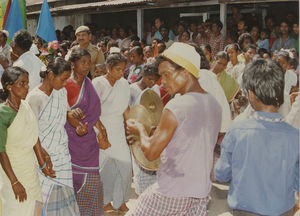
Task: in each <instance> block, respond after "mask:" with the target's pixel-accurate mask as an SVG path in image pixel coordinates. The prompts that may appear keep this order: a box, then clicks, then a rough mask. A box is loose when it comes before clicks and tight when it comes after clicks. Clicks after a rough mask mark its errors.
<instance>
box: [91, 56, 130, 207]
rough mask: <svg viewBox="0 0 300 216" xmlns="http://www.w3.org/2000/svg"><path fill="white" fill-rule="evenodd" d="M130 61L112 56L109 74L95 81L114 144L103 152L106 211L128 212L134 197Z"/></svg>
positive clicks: (108, 64) (104, 121)
mask: <svg viewBox="0 0 300 216" xmlns="http://www.w3.org/2000/svg"><path fill="white" fill-rule="evenodd" d="M126 61H127V60H126V58H125V57H124V56H122V55H121V54H120V53H113V54H111V55H109V56H108V57H107V60H106V69H107V74H106V75H105V76H101V77H97V78H95V79H94V80H93V85H94V87H95V89H96V91H97V94H98V95H99V97H100V99H101V108H102V115H101V122H102V123H103V124H104V126H105V128H106V130H107V134H108V140H109V142H110V143H111V148H109V149H107V150H105V151H101V158H100V174H101V178H102V181H103V189H104V205H105V207H104V210H105V211H113V210H114V209H115V210H117V209H118V210H120V211H122V212H126V211H128V208H127V206H126V204H125V202H126V201H128V199H129V196H130V186H131V177H132V167H131V157H130V150H129V147H128V144H127V143H126V137H125V127H124V120H126V119H127V117H126V115H127V113H128V111H129V100H130V87H129V84H128V82H127V81H126V80H125V79H124V78H123V74H124V71H125V67H126ZM111 202H112V203H111Z"/></svg>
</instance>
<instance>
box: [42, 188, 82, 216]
mask: <svg viewBox="0 0 300 216" xmlns="http://www.w3.org/2000/svg"><path fill="white" fill-rule="evenodd" d="M59 215H60V216H80V212H79V209H78V206H77V202H76V199H75V195H74V190H73V188H69V187H63V186H60V185H53V187H52V190H51V193H50V194H49V197H48V199H47V200H46V203H45V204H44V209H43V216H59Z"/></svg>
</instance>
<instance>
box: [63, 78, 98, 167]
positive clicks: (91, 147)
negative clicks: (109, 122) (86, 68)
mask: <svg viewBox="0 0 300 216" xmlns="http://www.w3.org/2000/svg"><path fill="white" fill-rule="evenodd" d="M67 85H68V84H67ZM66 89H67V90H68V89H69V88H67V86H66ZM71 108H72V109H75V108H80V109H81V110H82V112H83V113H84V115H85V118H84V119H83V120H82V121H81V123H82V124H84V123H85V122H88V133H87V134H86V135H84V136H78V135H77V134H76V128H74V127H72V126H71V125H70V124H69V123H68V122H67V123H66V125H65V128H66V131H67V134H68V137H69V150H70V155H71V162H72V164H73V165H77V166H80V167H88V168H91V167H99V145H98V141H97V137H96V133H95V131H94V128H93V127H94V125H95V124H96V122H97V121H98V119H99V117H100V113H101V104H100V99H99V96H98V95H97V93H96V90H95V89H94V87H93V85H92V82H91V80H90V79H89V78H85V80H84V82H83V84H82V86H81V90H80V94H79V96H78V100H77V102H76V103H75V104H74V105H73V106H72V107H71Z"/></svg>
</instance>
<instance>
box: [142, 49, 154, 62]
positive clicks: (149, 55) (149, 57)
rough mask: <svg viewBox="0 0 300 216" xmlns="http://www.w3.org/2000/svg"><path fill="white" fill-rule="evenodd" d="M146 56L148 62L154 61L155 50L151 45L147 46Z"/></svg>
mask: <svg viewBox="0 0 300 216" xmlns="http://www.w3.org/2000/svg"><path fill="white" fill-rule="evenodd" d="M144 56H145V57H144V59H145V61H146V63H151V62H154V50H153V48H152V47H151V46H145V48H144Z"/></svg>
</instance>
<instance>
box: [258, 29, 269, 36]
mask: <svg viewBox="0 0 300 216" xmlns="http://www.w3.org/2000/svg"><path fill="white" fill-rule="evenodd" d="M260 32H264V33H265V34H266V35H268V37H270V34H271V32H270V30H269V29H267V28H264V29H262V30H261V31H260Z"/></svg>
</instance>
